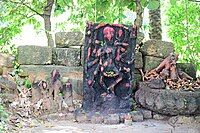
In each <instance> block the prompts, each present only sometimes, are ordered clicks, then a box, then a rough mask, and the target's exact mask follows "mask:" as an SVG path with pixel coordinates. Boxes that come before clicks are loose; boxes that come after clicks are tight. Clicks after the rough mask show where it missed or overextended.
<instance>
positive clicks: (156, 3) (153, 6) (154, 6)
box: [147, 0, 160, 10]
mask: <svg viewBox="0 0 200 133" xmlns="http://www.w3.org/2000/svg"><path fill="white" fill-rule="evenodd" d="M159 6H160V3H159V1H156V0H152V1H149V3H148V5H147V8H148V9H149V10H156V9H158V7H159Z"/></svg>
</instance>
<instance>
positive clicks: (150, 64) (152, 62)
mask: <svg viewBox="0 0 200 133" xmlns="http://www.w3.org/2000/svg"><path fill="white" fill-rule="evenodd" d="M144 60H145V66H144V70H145V71H149V70H152V69H154V68H156V67H157V66H158V65H159V64H160V63H161V62H162V61H163V60H164V59H163V58H158V57H153V56H145V58H144Z"/></svg>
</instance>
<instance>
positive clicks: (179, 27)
mask: <svg viewBox="0 0 200 133" xmlns="http://www.w3.org/2000/svg"><path fill="white" fill-rule="evenodd" d="M167 16H168V25H169V31H168V33H169V36H170V38H171V40H172V41H173V43H174V44H175V49H176V52H177V53H179V54H180V61H182V62H190V63H194V64H196V65H197V67H198V70H200V30H199V29H200V4H199V3H196V2H191V1H188V0H180V2H177V3H176V4H174V5H172V6H171V7H170V8H169V9H168V12H167Z"/></svg>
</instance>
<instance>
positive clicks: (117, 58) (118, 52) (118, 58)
mask: <svg viewBox="0 0 200 133" xmlns="http://www.w3.org/2000/svg"><path fill="white" fill-rule="evenodd" d="M116 60H117V61H119V60H120V49H117V56H116Z"/></svg>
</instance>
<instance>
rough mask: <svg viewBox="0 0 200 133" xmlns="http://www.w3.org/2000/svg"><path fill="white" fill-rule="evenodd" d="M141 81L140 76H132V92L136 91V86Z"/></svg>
mask: <svg viewBox="0 0 200 133" xmlns="http://www.w3.org/2000/svg"><path fill="white" fill-rule="evenodd" d="M141 80H142V76H141V75H140V74H137V73H135V74H134V80H133V82H132V88H133V90H136V85H137V83H138V82H140V81H141Z"/></svg>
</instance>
